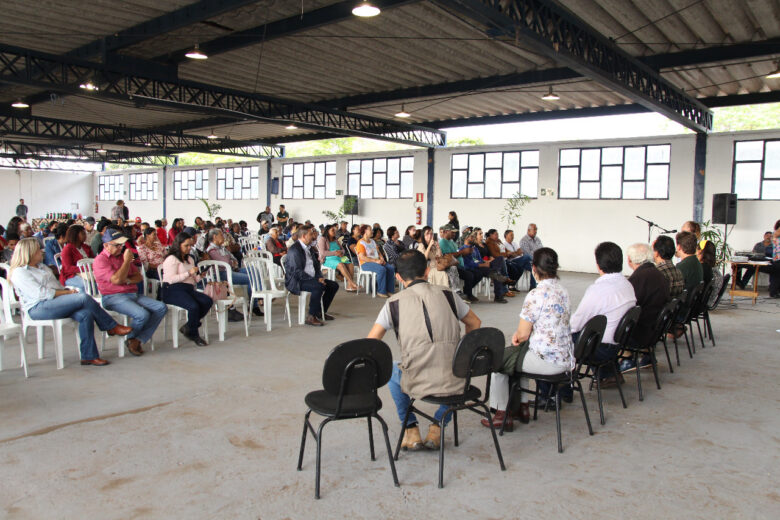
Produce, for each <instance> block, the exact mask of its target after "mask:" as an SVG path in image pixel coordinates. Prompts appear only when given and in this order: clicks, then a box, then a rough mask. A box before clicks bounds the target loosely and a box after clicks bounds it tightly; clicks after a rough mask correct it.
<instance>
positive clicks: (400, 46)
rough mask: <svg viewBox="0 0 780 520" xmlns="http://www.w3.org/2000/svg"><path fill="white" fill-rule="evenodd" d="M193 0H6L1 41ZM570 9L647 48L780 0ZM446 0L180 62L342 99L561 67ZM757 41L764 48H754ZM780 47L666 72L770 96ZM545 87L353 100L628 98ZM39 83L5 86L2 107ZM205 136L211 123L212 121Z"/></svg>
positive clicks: (183, 41)
mask: <svg viewBox="0 0 780 520" xmlns="http://www.w3.org/2000/svg"><path fill="white" fill-rule="evenodd" d="M192 1H193V0H132V1H126V2H116V1H111V0H90V1H85V0H71V1H64V0H59V1H55V0H50V1H46V2H29V1H26V0H7V1H6V2H4V5H3V17H2V18H0V43H5V44H11V45H16V46H20V47H28V48H32V49H36V50H41V51H46V52H51V53H65V52H67V51H69V50H72V49H74V48H76V47H79V46H81V45H84V44H86V43H89V42H92V41H94V40H96V39H98V38H100V37H102V36H104V35H109V34H113V33H115V32H118V31H121V30H123V29H127V28H129V27H132V26H134V25H136V24H138V23H141V22H144V21H148V20H149V19H152V18H154V17H157V16H160V15H162V14H165V13H169V12H171V11H173V10H175V9H178V8H181V7H183V6H185V5H188V4H190V3H191V2H192ZM336 2H337V0H304V1H303V2H300V1H298V0H296V1H291V0H258V1H257V2H254V3H252V4H250V5H246V6H244V7H241V8H239V9H236V10H233V11H231V12H227V13H225V14H222V15H220V16H215V17H213V18H211V19H209V20H204V21H203V22H200V23H197V24H193V25H191V26H188V27H186V28H183V29H178V30H175V31H171V32H169V33H166V34H163V35H160V36H157V37H154V38H150V39H148V40H145V41H144V42H142V43H139V44H136V45H133V46H130V47H128V48H125V49H122V50H121V51H120V53H122V54H127V55H130V56H134V57H137V58H143V59H151V58H153V57H156V56H163V55H166V54H168V53H170V52H173V51H176V50H179V49H182V48H186V47H188V46H190V45H192V44H194V43H197V42H205V41H208V40H210V39H213V38H217V37H221V36H224V35H229V34H231V33H232V32H235V31H241V30H245V29H247V28H252V27H256V26H259V25H261V24H264V23H269V22H273V21H276V20H281V19H284V18H287V17H291V16H292V17H294V16H295V15H296V14H297V13H300V12H301V8H303V10H304V11H306V12H309V11H311V10H313V9H317V8H320V7H324V6H328V5H331V4H335V3H336ZM563 3H564V4H565V5H566V7H567V8H568V9H570V10H571V11H572V12H573V13H574V14H575V15H576V16H578V17H580V18H582V19H583V20H584V21H585V22H587V23H588V24H590V25H591V26H593V27H594V28H595V29H597V30H598V31H600V32H601V33H602V34H604V35H605V36H607V37H610V38H612V39H614V41H616V42H617V44H618V45H619V46H620V47H621V48H623V49H624V50H626V51H627V52H628V53H630V54H632V55H635V56H652V55H657V54H659V53H669V52H677V51H684V50H690V49H703V48H712V47H718V46H721V45H731V44H736V43H747V42H760V41H763V40H766V39H769V38H778V37H780V6H779V5H778V2H777V0H751V1H749V2H733V1H731V0H699V1H696V0H664V1H653V2H647V1H643V0H567V1H566V2H563ZM446 7H447V3H446V2H440V1H432V0H420V1H418V2H411V3H407V4H404V5H402V6H400V7H395V8H392V9H387V10H385V11H384V12H383V13H382V15H381V16H379V17H376V18H371V19H359V18H356V17H350V18H348V19H345V20H343V21H340V22H338V23H332V24H329V25H324V26H320V27H318V28H315V29H310V30H306V31H302V32H298V33H295V34H293V35H289V36H284V37H279V38H276V39H272V40H269V41H267V42H265V43H259V44H258V43H256V44H253V45H249V46H247V47H244V48H240V49H236V50H232V51H229V52H225V53H223V54H218V55H214V56H212V57H210V59H208V60H206V61H197V62H196V61H186V62H184V63H181V64H180V66H179V76H180V77H181V78H182V79H187V80H193V81H198V82H202V83H206V84H212V85H216V86H221V87H228V88H231V89H237V90H243V91H247V92H258V93H263V94H269V95H274V96H278V97H283V98H288V99H293V100H300V101H307V102H319V101H323V100H332V99H337V98H340V97H344V96H352V95H361V94H371V93H377V92H385V91H389V90H393V89H401V88H411V87H422V86H428V85H436V84H440V83H447V82H452V81H459V80H466V79H475V78H489V77H492V76H496V75H505V74H512V73H522V72H526V71H534V70H545V69H548V68H553V67H557V66H559V64H556V63H555V62H554V61H553V60H550V59H549V58H546V57H544V56H540V55H538V54H535V53H533V52H531V51H529V50H528V49H527V48H524V47H523V44H522V41H520V42H502V41H496V40H492V39H490V38H488V37H487V36H485V34H484V33H483V32H482V31H481V30H480V28H478V27H477V26H476V25H475V24H473V23H471V22H469V21H468V20H467V19H465V18H464V17H462V16H461V15H455V14H453V13H451V12H450V11H448V10H447V9H446ZM758 45H760V44H758ZM776 57H777V56H776V55H769V56H763V57H760V58H755V59H750V60H736V61H729V62H718V63H711V64H696V65H690V66H684V67H674V68H667V69H663V70H662V74H663V76H664V77H665V78H667V79H668V80H669V81H671V82H672V83H674V84H675V85H677V86H679V87H680V88H683V89H685V90H686V91H687V92H689V93H690V94H692V95H694V96H698V97H712V96H723V95H733V94H745V93H758V92H770V91H772V90H776V89H777V88H778V84H780V80H767V79H766V78H765V75H766V74H767V73H769V72H771V71H772V70H774V69H775V68H776V64H775V63H774V60H775V59H776ZM548 86H549V85H548V84H527V85H523V86H521V87H514V88H513V87H504V88H492V89H491V88H489V87H490V84H489V83H487V82H486V84H485V86H484V88H482V89H480V90H478V91H471V92H460V93H457V92H456V93H454V94H453V93H449V94H442V95H439V96H426V97H418V98H413V97H411V98H408V99H405V100H403V101H402V100H398V101H390V102H379V103H374V104H364V105H362V106H360V105H358V106H350V107H348V108H349V110H351V111H354V112H358V113H362V114H367V115H372V116H378V117H384V118H391V117H392V115H393V114H394V113H395V112H397V111H398V109H399V108H400V106H401V104H402V103H405V107H406V110H407V111H408V112H411V113H412V114H413V117H412V118H411V120H410V122H420V121H441V120H449V119H461V118H468V117H488V116H494V115H508V114H524V113H532V112H541V111H548V110H561V109H574V108H583V107H596V106H610V105H621V104H625V103H630V102H631V101H630V100H628V99H626V98H625V97H623V96H621V95H618V94H616V93H614V92H612V91H610V90H609V89H608V88H606V87H603V86H601V85H600V84H598V83H595V82H593V81H590V80H587V79H580V80H569V81H565V82H559V83H556V84H554V85H553V86H554V88H555V90H556V92H557V93H558V94H559V95H560V96H561V99H560V100H559V101H555V102H548V101H543V100H542V99H541V95H542V94H543V93H544V92H545V91H546V90H547V88H548ZM35 92H40V90H39V89H35V88H32V87H9V86H6V85H1V86H0V103H9V102H12V101H13V100H15V99H16V98H17V97H23V96H28V95H30V94H33V93H35ZM32 112H33V114H35V115H40V116H46V117H56V118H63V119H74V120H81V121H88V122H95V123H105V124H126V125H128V126H133V127H158V126H165V125H170V124H176V123H182V122H187V121H198V120H201V119H203V120H206V119H208V117H207V116H204V115H203V114H202V113H196V112H187V111H183V110H181V109H178V108H163V107H152V106H146V107H137V106H135V105H133V104H132V103H130V102H117V101H105V100H100V99H92V98H90V97H89V96H86V95H82V96H69V97H66V98H64V101H63V100H61V99H60V100H58V101H56V102H43V103H40V104H37V105H36V106H34V107H33V110H32ZM193 131H200V132H202V133H203V132H209V131H210V127H209V126H208V125H204V126H202V127H201V128H200V129H199V130H198V129H196V130H193ZM215 132H216V133H217V134H218V135H222V134H225V135H230V137H233V138H238V139H243V138H254V139H258V138H263V139H264V138H279V137H285V136H289V135H301V136H302V137H303V136H305V135H306V134H310V133H311V132H308V131H305V130H298V131H296V132H288V131H286V130H285V129H284V128H283V126H280V125H272V124H264V123H257V122H243V121H242V122H236V123H231V124H228V125H222V126H219V127H216V129H215Z"/></svg>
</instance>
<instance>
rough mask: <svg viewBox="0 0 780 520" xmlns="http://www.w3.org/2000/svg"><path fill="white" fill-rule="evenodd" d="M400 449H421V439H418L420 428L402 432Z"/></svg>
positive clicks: (413, 427) (415, 427) (414, 427)
mask: <svg viewBox="0 0 780 520" xmlns="http://www.w3.org/2000/svg"><path fill="white" fill-rule="evenodd" d="M401 448H402V449H403V450H404V451H406V450H409V451H419V450H421V449H422V448H423V442H422V438H421V437H420V428H418V427H417V426H412V427H411V428H407V429H406V430H405V431H404V438H403V440H402V441H401Z"/></svg>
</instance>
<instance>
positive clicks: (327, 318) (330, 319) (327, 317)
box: [325, 312, 336, 321]
mask: <svg viewBox="0 0 780 520" xmlns="http://www.w3.org/2000/svg"><path fill="white" fill-rule="evenodd" d="M325 319H326V320H328V321H333V320H335V319H336V318H334V317H333V316H331V315H330V314H328V313H327V312H326V313H325Z"/></svg>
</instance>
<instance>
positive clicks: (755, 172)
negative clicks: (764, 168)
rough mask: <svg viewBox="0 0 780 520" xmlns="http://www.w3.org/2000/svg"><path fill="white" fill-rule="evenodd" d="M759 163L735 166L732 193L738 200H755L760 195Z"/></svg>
mask: <svg viewBox="0 0 780 520" xmlns="http://www.w3.org/2000/svg"><path fill="white" fill-rule="evenodd" d="M760 190H761V163H742V164H737V166H736V168H735V171H734V192H735V193H736V194H737V196H738V197H739V198H740V199H757V198H759V197H760V195H761V192H760Z"/></svg>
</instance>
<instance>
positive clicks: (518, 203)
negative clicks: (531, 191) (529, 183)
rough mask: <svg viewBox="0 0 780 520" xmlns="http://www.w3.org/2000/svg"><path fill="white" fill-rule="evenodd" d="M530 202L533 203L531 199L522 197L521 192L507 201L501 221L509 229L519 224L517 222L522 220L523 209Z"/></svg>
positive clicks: (526, 196)
mask: <svg viewBox="0 0 780 520" xmlns="http://www.w3.org/2000/svg"><path fill="white" fill-rule="evenodd" d="M529 202H531V197H529V196H528V195H521V194H520V192H517V193H515V194H514V195H512V196H511V197H509V198H508V199H506V203H505V204H504V210H503V211H502V212H501V221H502V222H503V223H504V224H506V228H507V229H508V228H511V227H512V226H514V225H515V224H517V221H518V220H520V216H521V215H522V214H523V208H525V206H526V204H528V203H529Z"/></svg>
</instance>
